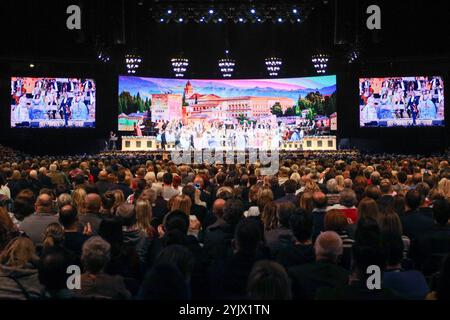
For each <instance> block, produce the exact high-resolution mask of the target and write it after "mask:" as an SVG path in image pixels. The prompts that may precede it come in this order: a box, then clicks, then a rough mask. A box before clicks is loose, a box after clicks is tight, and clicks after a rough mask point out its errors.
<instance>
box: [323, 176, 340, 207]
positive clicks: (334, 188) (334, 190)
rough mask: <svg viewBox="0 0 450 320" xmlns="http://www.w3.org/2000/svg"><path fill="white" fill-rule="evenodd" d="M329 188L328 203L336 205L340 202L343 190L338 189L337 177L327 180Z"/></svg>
mask: <svg viewBox="0 0 450 320" xmlns="http://www.w3.org/2000/svg"><path fill="white" fill-rule="evenodd" d="M326 188H327V202H328V205H330V206H334V205H335V204H339V202H340V196H339V193H340V192H341V191H342V190H341V191H339V190H338V183H337V181H336V179H334V178H333V179H330V180H328V181H327V184H326Z"/></svg>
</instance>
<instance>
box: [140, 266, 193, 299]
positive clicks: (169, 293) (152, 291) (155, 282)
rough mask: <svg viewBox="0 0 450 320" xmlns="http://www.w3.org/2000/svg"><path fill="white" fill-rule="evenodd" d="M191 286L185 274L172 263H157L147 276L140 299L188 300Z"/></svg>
mask: <svg viewBox="0 0 450 320" xmlns="http://www.w3.org/2000/svg"><path fill="white" fill-rule="evenodd" d="M189 298H190V293H189V287H188V285H187V284H186V282H185V281H184V278H183V275H182V273H181V272H180V270H178V268H177V267H176V266H174V265H172V264H157V265H155V266H154V267H153V268H152V269H151V270H150V271H149V272H148V273H147V275H146V276H145V278H144V281H143V282H142V285H141V288H140V290H139V294H138V300H164V301H186V300H188V299H189Z"/></svg>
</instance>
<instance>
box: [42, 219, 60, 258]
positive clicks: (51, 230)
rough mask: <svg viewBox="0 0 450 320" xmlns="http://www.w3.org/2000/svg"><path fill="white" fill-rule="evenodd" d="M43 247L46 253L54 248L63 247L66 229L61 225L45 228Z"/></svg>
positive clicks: (51, 225)
mask: <svg viewBox="0 0 450 320" xmlns="http://www.w3.org/2000/svg"><path fill="white" fill-rule="evenodd" d="M42 245H43V250H44V252H45V251H46V250H48V249H50V248H53V247H61V248H62V247H63V245H64V229H63V227H62V226H61V225H60V224H59V223H51V224H49V225H48V226H47V228H45V231H44V234H43V236H42Z"/></svg>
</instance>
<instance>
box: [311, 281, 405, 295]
mask: <svg viewBox="0 0 450 320" xmlns="http://www.w3.org/2000/svg"><path fill="white" fill-rule="evenodd" d="M316 300H402V297H401V296H400V295H398V294H397V293H396V292H394V291H393V290H391V289H387V288H381V289H380V290H369V289H368V288H367V286H366V284H365V283H362V282H359V281H354V282H353V283H352V284H350V285H348V284H347V285H344V286H340V287H337V288H332V287H328V288H321V289H319V290H318V291H317V295H316Z"/></svg>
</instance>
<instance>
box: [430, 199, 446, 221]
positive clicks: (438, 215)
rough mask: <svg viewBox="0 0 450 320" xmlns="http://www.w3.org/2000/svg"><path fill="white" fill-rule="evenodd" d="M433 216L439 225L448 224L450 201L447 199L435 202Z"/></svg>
mask: <svg viewBox="0 0 450 320" xmlns="http://www.w3.org/2000/svg"><path fill="white" fill-rule="evenodd" d="M433 218H434V221H435V222H436V223H437V224H438V225H439V226H446V225H447V224H448V222H449V219H450V202H449V201H448V200H445V199H441V200H436V201H434V202H433Z"/></svg>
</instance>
